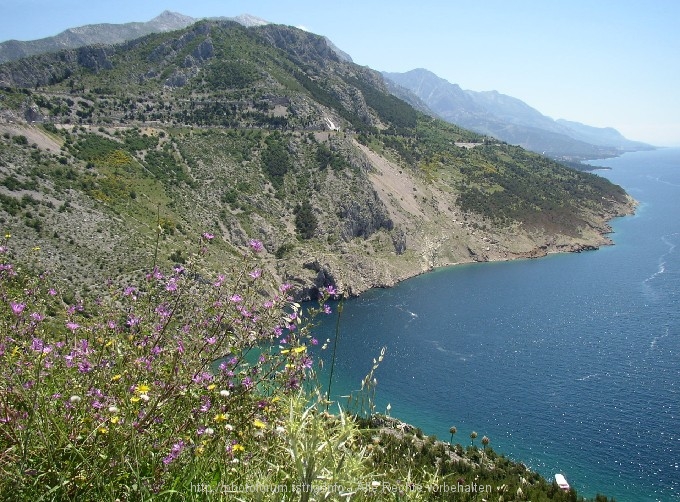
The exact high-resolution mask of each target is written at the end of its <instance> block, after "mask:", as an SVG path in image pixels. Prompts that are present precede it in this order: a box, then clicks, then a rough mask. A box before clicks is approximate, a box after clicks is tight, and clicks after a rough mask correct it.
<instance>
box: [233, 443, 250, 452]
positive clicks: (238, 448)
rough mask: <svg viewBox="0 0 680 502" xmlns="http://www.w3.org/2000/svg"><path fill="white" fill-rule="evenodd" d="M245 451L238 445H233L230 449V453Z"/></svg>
mask: <svg viewBox="0 0 680 502" xmlns="http://www.w3.org/2000/svg"><path fill="white" fill-rule="evenodd" d="M245 450H246V449H245V448H244V447H243V446H241V445H240V444H235V445H234V446H232V447H231V451H233V452H234V453H238V452H239V451H245Z"/></svg>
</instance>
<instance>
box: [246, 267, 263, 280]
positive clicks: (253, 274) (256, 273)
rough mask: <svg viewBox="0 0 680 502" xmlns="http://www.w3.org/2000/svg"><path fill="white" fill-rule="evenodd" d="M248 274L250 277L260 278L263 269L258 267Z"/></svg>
mask: <svg viewBox="0 0 680 502" xmlns="http://www.w3.org/2000/svg"><path fill="white" fill-rule="evenodd" d="M248 275H249V276H250V277H252V278H253V279H258V278H259V277H260V276H261V275H262V270H260V269H259V268H256V269H255V270H253V271H252V272H250V273H249V274H248Z"/></svg>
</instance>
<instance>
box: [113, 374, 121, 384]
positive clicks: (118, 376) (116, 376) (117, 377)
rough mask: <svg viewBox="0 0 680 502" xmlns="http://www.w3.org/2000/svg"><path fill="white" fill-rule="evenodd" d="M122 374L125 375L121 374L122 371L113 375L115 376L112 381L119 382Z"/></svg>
mask: <svg viewBox="0 0 680 502" xmlns="http://www.w3.org/2000/svg"><path fill="white" fill-rule="evenodd" d="M122 376H123V375H121V374H120V373H118V374H117V375H113V376H112V377H111V381H112V382H117V381H118V380H120V378H121V377H122Z"/></svg>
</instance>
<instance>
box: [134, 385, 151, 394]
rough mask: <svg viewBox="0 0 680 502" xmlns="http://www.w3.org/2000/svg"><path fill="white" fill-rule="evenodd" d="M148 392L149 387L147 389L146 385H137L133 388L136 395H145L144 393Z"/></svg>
mask: <svg viewBox="0 0 680 502" xmlns="http://www.w3.org/2000/svg"><path fill="white" fill-rule="evenodd" d="M150 390H151V387H149V386H148V385H146V384H140V385H138V386H137V387H136V388H135V392H136V393H137V394H146V393H147V392H149V391H150Z"/></svg>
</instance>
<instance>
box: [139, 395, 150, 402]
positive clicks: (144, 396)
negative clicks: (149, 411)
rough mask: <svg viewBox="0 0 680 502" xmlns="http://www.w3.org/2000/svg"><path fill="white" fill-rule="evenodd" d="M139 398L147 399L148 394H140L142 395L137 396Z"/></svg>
mask: <svg viewBox="0 0 680 502" xmlns="http://www.w3.org/2000/svg"><path fill="white" fill-rule="evenodd" d="M139 399H141V400H142V401H144V402H146V401H148V400H149V395H148V394H142V395H140V396H139Z"/></svg>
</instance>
